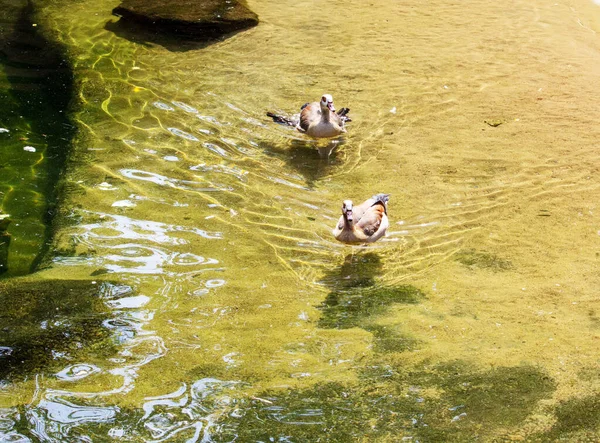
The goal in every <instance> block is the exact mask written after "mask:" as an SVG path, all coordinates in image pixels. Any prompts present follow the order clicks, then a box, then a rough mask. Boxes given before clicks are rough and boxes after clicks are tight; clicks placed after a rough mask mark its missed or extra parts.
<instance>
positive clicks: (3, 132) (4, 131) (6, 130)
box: [0, 128, 10, 134]
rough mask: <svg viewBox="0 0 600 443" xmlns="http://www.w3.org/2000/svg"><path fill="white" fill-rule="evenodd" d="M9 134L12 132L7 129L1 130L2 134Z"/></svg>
mask: <svg viewBox="0 0 600 443" xmlns="http://www.w3.org/2000/svg"><path fill="white" fill-rule="evenodd" d="M7 132H10V131H9V130H8V129H6V128H0V134H5V133H7Z"/></svg>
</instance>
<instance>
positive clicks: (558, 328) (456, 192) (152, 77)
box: [0, 0, 600, 442]
mask: <svg viewBox="0 0 600 443" xmlns="http://www.w3.org/2000/svg"><path fill="white" fill-rule="evenodd" d="M117 4H118V2H117V1H106V0H101V1H97V2H87V1H72V0H51V1H47V2H43V3H42V2H40V3H35V6H36V8H37V12H36V15H35V21H36V24H37V27H38V29H39V30H40V31H39V32H42V34H43V36H44V37H45V38H47V39H48V40H49V41H56V42H58V43H59V44H60V45H62V48H64V51H65V54H67V56H68V61H69V64H70V66H71V68H72V70H73V75H74V78H75V81H74V84H73V90H74V95H75V98H76V100H75V102H74V104H73V105H72V107H71V108H70V109H71V114H70V115H69V119H70V120H69V121H71V122H73V125H74V126H75V127H76V131H77V132H76V133H69V137H68V138H69V140H72V146H73V152H72V156H71V160H70V162H69V163H68V168H67V169H66V172H65V174H64V176H63V178H64V185H63V186H64V188H63V189H64V191H65V192H64V198H63V201H62V203H61V205H60V213H59V214H58V216H57V217H55V219H54V227H55V229H54V233H55V235H54V236H53V242H52V244H51V247H50V251H49V252H50V254H49V256H50V257H53V259H52V263H51V266H49V267H47V268H45V269H43V270H42V271H40V272H38V273H35V274H33V275H31V276H28V277H21V278H20V279H18V280H17V279H8V280H7V282H9V284H10V285H13V286H2V287H0V290H1V291H4V293H5V294H9V293H10V294H12V295H11V297H13V298H10V300H21V299H23V300H30V301H29V302H27V303H25V302H23V303H19V302H18V301H11V302H10V303H6V304H8V305H10V309H8V310H7V314H6V316H5V317H6V318H7V319H13V318H14V319H22V320H21V321H11V322H8V320H6V322H7V324H8V326H7V327H6V329H5V330H3V332H2V334H4V335H2V337H3V338H2V340H3V341H4V343H0V346H4V347H3V348H0V352H2V354H0V359H3V362H4V363H6V365H7V366H6V367H7V368H8V370H5V371H2V372H0V374H2V375H1V377H2V378H3V381H2V384H0V406H1V407H2V409H1V410H0V414H1V415H2V422H1V423H2V427H1V428H0V432H3V433H4V436H3V437H2V438H4V439H8V438H11V439H13V440H15V441H18V439H19V438H20V439H21V441H27V439H29V440H30V441H112V440H118V441H173V442H179V441H294V442H304V441H336V442H337V441H382V442H384V441H390V442H391V441H402V439H406V440H407V441H422V442H426V441H474V440H479V441H519V440H521V441H523V440H525V441H556V440H561V439H562V440H568V441H596V440H597V439H598V437H599V435H600V431H599V430H598V419H597V417H596V414H594V413H592V412H591V411H594V410H595V408H596V406H597V404H598V398H599V395H600V372H599V370H598V364H599V357H600V355H599V353H598V351H597V348H598V346H597V341H598V338H599V337H600V335H599V329H598V327H599V324H600V322H599V320H598V315H599V314H598V311H599V309H600V305H599V298H598V290H597V288H598V287H599V283H600V281H599V276H598V272H597V267H598V260H599V259H598V257H599V256H600V236H599V235H598V234H599V232H600V219H599V218H598V208H597V202H598V197H599V196H600V195H599V194H600V192H599V184H600V179H599V176H598V173H597V172H598V164H600V163H599V160H600V158H599V155H598V150H597V148H598V146H597V144H598V142H597V140H598V139H599V137H598V136H599V134H598V132H599V130H598V126H597V124H596V122H597V121H598V117H600V116H599V112H600V111H598V107H597V100H596V99H595V98H596V92H597V91H596V89H597V87H596V85H597V84H598V77H599V76H600V57H598V55H599V54H600V42H599V41H598V37H597V32H598V31H599V30H600V9H599V7H598V6H597V5H595V4H593V3H591V2H586V1H583V0H582V1H577V2H569V3H555V2H542V1H537V0H532V1H517V2H513V3H511V4H501V3H500V4H497V3H490V2H485V1H482V0H470V1H468V2H466V3H465V2H462V3H447V2H429V3H427V4H424V3H422V2H408V3H406V2H403V3H397V2H384V1H376V2H370V3H364V2H347V1H346V2H337V1H329V2H304V3H302V2H301V3H293V4H292V3H290V4H285V3H281V2H275V1H254V2H250V3H249V6H250V7H251V9H252V10H254V11H255V12H256V13H257V14H258V16H259V18H260V24H259V25H258V26H257V27H256V28H253V29H250V30H248V31H245V32H242V33H238V34H236V35H234V36H232V37H231V38H228V39H226V40H223V41H221V42H217V43H215V44H212V45H202V47H193V45H192V46H190V45H187V46H185V47H183V48H179V49H183V50H173V49H174V48H173V46H172V42H170V43H169V44H168V45H166V46H161V45H160V44H156V43H148V44H144V43H142V42H137V43H136V42H131V41H129V40H127V39H125V38H124V36H123V35H122V34H119V33H116V34H115V33H114V32H113V31H114V29H115V27H114V25H111V23H112V22H114V21H116V20H117V19H116V18H115V17H111V15H110V11H111V9H112V8H113V7H115V6H116V5H117ZM13 83H14V82H13ZM325 92H328V93H331V94H332V95H333V97H334V99H335V102H336V105H337V106H338V107H342V106H348V107H349V108H350V109H351V115H352V118H353V122H352V123H351V124H350V125H349V127H348V134H347V135H345V136H344V138H343V139H342V140H339V142H338V143H337V144H336V145H332V146H329V147H335V149H334V150H333V152H331V154H330V155H329V157H327V156H326V155H320V154H319V149H320V151H321V154H322V153H323V151H326V150H327V148H328V146H327V145H326V144H317V145H315V143H313V142H311V141H310V140H307V139H305V138H304V137H303V136H302V135H301V134H299V133H297V132H294V131H293V129H291V128H285V127H281V126H278V125H275V124H273V123H272V122H270V121H269V119H268V118H266V116H265V115H264V114H265V112H266V111H267V110H274V111H282V112H293V111H294V110H297V109H298V108H299V106H300V105H302V104H303V103H305V102H306V101H308V100H313V99H317V98H318V97H320V95H321V94H323V93H325ZM46 113H49V111H44V112H43V113H42V114H46ZM29 119H31V120H32V121H33V117H31V118H29ZM25 120H27V119H25ZM7 124H8V123H7ZM11 124H13V125H14V126H15V127H18V125H17V123H11ZM15 131H16V129H15ZM59 132H60V131H59ZM10 134H11V136H12V134H13V132H12V131H11V133H10ZM0 135H3V134H0ZM13 143H16V142H14V141H13ZM25 152H27V151H25ZM21 155H24V154H21ZM23 158H25V157H23ZM9 163H10V164H11V165H12V163H13V162H12V161H11V162H9ZM11 167H16V166H11ZM33 176H37V174H35V173H34V174H33ZM378 192H386V193H389V194H391V200H390V205H389V217H390V222H391V226H390V229H389V231H388V236H387V237H385V238H384V239H382V240H381V241H379V242H378V243H376V244H374V245H371V246H369V247H366V248H352V249H351V248H350V247H346V246H343V245H340V244H338V243H336V242H335V240H334V239H333V237H332V236H331V229H332V228H333V226H334V224H335V222H336V220H337V218H338V217H339V212H340V206H341V202H342V200H344V199H347V198H351V199H353V200H355V201H360V200H362V199H365V198H368V197H370V196H371V195H373V194H375V193H378ZM31 200H33V199H31ZM3 211H6V209H5V208H4V206H3ZM6 212H8V211H6ZM11 216H13V214H11ZM37 220H42V219H41V218H39V217H38V218H37ZM38 223H40V222H39V221H38ZM41 226H44V225H43V223H41ZM12 248H15V245H14V244H13V243H11V253H12V251H13V250H16V249H12ZM73 282H78V284H74V283H73ZM36 285H41V286H42V287H43V288H50V289H48V291H45V290H44V291H42V290H36V289H35V288H36ZM69 285H72V288H71V289H69ZM32 288H33V289H32ZM52 288H57V289H56V294H57V296H56V297H55V298H53V297H52V296H51V294H49V292H50V293H51V292H52ZM59 289H60V290H59ZM18 290H23V291H25V293H27V294H35V293H39V294H40V295H39V305H35V304H34V300H36V298H35V297H31V296H27V297H25V296H22V297H21V296H19V295H18V292H16V291H18ZM61 291H70V292H69V293H70V294H73V292H74V293H75V294H81V295H80V296H77V295H75V296H73V297H67V296H62V297H61V296H59V295H58V294H60V293H62V292H61ZM14 294H17V295H14ZM0 295H2V292H0ZM6 296H8V295H6ZM52 300H55V301H54V302H55V303H56V306H55V309H54V310H55V313H52V315H50V313H51V312H52V310H51V309H49V308H48V306H49V304H50V303H51V301H52ZM36 306H39V307H36ZM28 343H31V346H29V345H28ZM39 343H43V346H39ZM49 348H50V349H49ZM17 355H20V356H23V357H21V360H18V359H17V358H16V357H15V356H17ZM10 359H12V360H10ZM19 362H23V363H19Z"/></svg>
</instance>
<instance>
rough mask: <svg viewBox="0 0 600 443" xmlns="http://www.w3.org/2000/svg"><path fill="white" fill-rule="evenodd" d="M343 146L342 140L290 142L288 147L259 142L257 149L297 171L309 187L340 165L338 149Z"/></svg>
mask: <svg viewBox="0 0 600 443" xmlns="http://www.w3.org/2000/svg"><path fill="white" fill-rule="evenodd" d="M343 144H344V141H343V140H339V139H336V140H330V141H328V142H325V143H324V142H322V141H309V140H296V139H294V140H291V141H290V143H289V144H288V145H285V146H282V145H276V144H274V143H269V142H260V143H259V147H260V148H261V149H262V150H263V152H264V153H265V154H266V155H269V156H272V157H277V158H279V159H281V160H283V161H284V162H285V163H287V164H288V165H289V166H290V167H291V168H293V169H294V170H295V171H297V172H298V173H299V174H300V175H302V177H304V180H305V181H306V184H307V185H308V186H309V187H312V186H314V183H315V182H316V181H318V180H319V179H321V178H322V177H325V176H327V175H329V174H330V173H331V172H332V171H333V170H334V169H335V168H336V167H337V166H339V165H341V164H342V160H341V158H340V156H339V155H338V149H339V147H340V146H342V145H343Z"/></svg>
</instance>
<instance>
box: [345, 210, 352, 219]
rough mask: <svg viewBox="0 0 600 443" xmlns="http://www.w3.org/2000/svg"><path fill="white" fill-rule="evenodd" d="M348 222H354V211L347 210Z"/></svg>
mask: <svg viewBox="0 0 600 443" xmlns="http://www.w3.org/2000/svg"><path fill="white" fill-rule="evenodd" d="M346 220H348V221H349V222H351V221H352V209H346Z"/></svg>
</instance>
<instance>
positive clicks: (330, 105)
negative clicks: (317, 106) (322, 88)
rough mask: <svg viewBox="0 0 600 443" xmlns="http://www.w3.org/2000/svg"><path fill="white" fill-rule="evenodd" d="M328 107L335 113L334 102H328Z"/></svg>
mask: <svg viewBox="0 0 600 443" xmlns="http://www.w3.org/2000/svg"><path fill="white" fill-rule="evenodd" d="M327 107H328V108H329V110H330V111H331V112H335V106H333V102H327Z"/></svg>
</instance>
